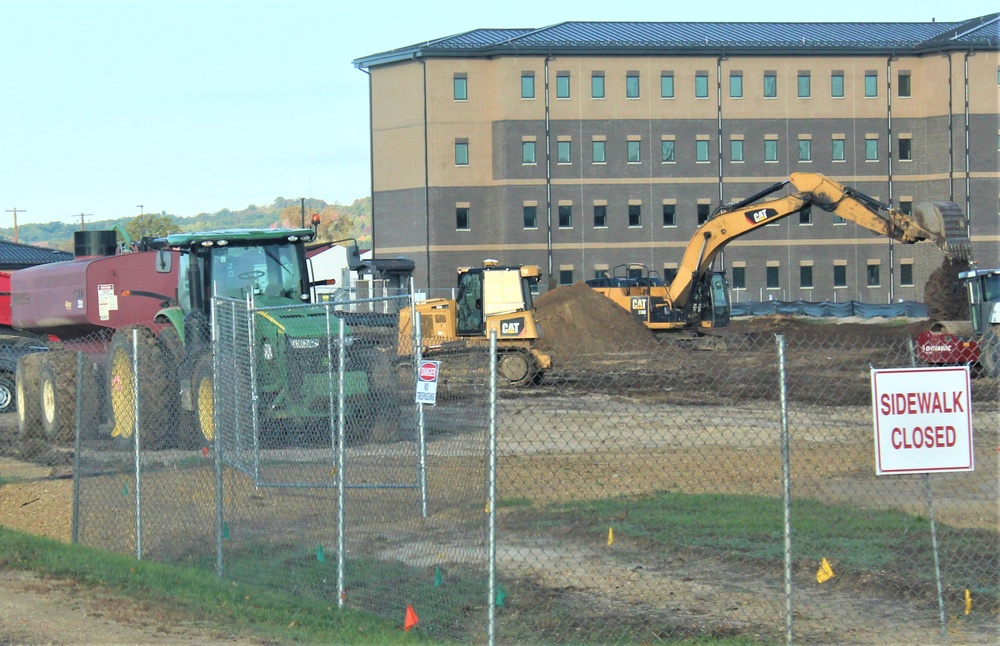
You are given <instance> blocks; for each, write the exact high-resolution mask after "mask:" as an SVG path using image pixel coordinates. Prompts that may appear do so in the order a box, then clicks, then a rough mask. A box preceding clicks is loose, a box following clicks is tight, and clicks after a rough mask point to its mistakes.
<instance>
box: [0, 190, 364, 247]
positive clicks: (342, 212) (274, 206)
mask: <svg viewBox="0 0 1000 646" xmlns="http://www.w3.org/2000/svg"><path fill="white" fill-rule="evenodd" d="M314 213H318V214H320V217H321V219H322V223H321V224H320V227H319V238H320V239H321V240H323V239H325V240H331V239H340V238H356V239H357V240H358V243H359V244H360V245H361V247H362V248H366V247H370V246H371V234H372V224H371V213H372V208H371V198H368V197H365V198H360V199H357V200H355V201H354V202H352V203H351V204H346V205H345V204H340V203H338V202H334V203H332V204H330V203H327V202H325V201H324V200H320V199H314V198H310V199H307V200H306V201H305V225H306V226H307V227H308V226H310V220H311V218H312V215H313V214H314ZM146 216H147V217H149V216H158V217H157V218H156V219H157V221H159V222H163V221H169V222H171V223H172V226H173V227H176V230H178V231H205V230H210V229H236V228H270V227H283V226H284V227H298V226H301V224H302V202H301V201H300V200H299V199H285V198H283V197H278V198H275V200H274V202H272V203H271V204H269V205H267V206H258V205H256V204H251V205H250V206H248V207H246V208H245V209H242V210H239V211H232V210H230V209H222V210H221V211H216V212H215V213H199V214H198V215H195V216H190V217H179V216H175V215H171V214H168V213H167V212H165V211H164V212H161V213H151V214H146ZM137 218H139V216H130V217H125V218H118V219H114V220H90V221H86V222H85V223H84V224H85V227H86V229H87V230H88V231H90V230H95V231H96V230H100V229H114V228H115V227H116V226H117V227H121V228H122V229H125V228H126V227H128V228H129V230H133V228H134V227H135V224H136V222H135V221H136V220H137ZM78 230H80V223H79V222H68V221H67V222H45V223H31V224H22V225H19V226H18V227H17V236H18V242H21V243H23V244H31V245H37V246H40V247H50V248H53V249H62V250H64V251H72V250H73V232H74V231H78ZM13 237H14V229H13V228H12V227H8V228H0V238H3V239H6V240H13Z"/></svg>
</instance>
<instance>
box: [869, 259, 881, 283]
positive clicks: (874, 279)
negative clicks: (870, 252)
mask: <svg viewBox="0 0 1000 646" xmlns="http://www.w3.org/2000/svg"><path fill="white" fill-rule="evenodd" d="M880 268H881V265H879V264H878V263H869V265H868V272H867V281H868V286H869V287H879V286H881V285H882V281H881V278H880V276H879V269H880Z"/></svg>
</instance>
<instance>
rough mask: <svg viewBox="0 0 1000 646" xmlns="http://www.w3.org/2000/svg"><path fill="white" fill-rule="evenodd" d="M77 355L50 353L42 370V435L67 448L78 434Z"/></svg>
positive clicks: (40, 387)
mask: <svg viewBox="0 0 1000 646" xmlns="http://www.w3.org/2000/svg"><path fill="white" fill-rule="evenodd" d="M75 359H76V354H75V353H73V352H58V351H57V352H49V353H47V354H46V355H45V358H44V360H43V361H42V367H41V370H40V386H39V390H40V395H41V412H42V415H41V417H42V433H43V434H44V435H45V439H46V440H48V441H49V442H51V443H53V444H66V443H69V442H71V441H72V439H73V436H74V434H75V433H76V361H75Z"/></svg>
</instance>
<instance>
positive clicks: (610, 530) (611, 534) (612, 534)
mask: <svg viewBox="0 0 1000 646" xmlns="http://www.w3.org/2000/svg"><path fill="white" fill-rule="evenodd" d="M614 542H615V529H614V527H608V546H609V547H610V546H611V544H612V543H614Z"/></svg>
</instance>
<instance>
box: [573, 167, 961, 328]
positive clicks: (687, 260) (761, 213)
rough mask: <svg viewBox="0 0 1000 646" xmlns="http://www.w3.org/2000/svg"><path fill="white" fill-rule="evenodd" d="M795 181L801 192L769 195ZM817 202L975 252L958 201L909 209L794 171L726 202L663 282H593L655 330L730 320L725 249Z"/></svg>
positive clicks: (637, 277)
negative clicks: (721, 262) (716, 266)
mask: <svg viewBox="0 0 1000 646" xmlns="http://www.w3.org/2000/svg"><path fill="white" fill-rule="evenodd" d="M788 184H791V185H792V186H793V187H794V188H795V189H796V192H794V193H791V194H789V195H787V196H785V197H779V198H774V199H769V200H765V201H761V200H764V198H766V197H768V196H770V195H772V194H774V193H776V192H778V191H780V190H782V189H783V188H785V187H786V186H787V185H788ZM810 207H815V208H818V209H821V210H823V211H827V212H829V213H832V214H833V215H836V216H839V217H841V218H843V219H845V220H850V221H851V222H854V223H856V224H858V225H860V226H863V227H865V228H866V229H869V230H871V231H873V232H874V233H876V234H878V235H883V236H887V237H889V238H892V239H893V240H898V241H899V242H902V243H906V244H912V243H915V242H920V241H922V240H930V241H932V242H934V243H935V244H936V245H937V246H938V247H939V248H940V249H941V250H942V251H943V252H944V254H945V256H947V257H949V258H955V259H967V258H970V257H971V244H970V241H969V237H968V233H967V232H968V229H967V226H966V220H965V215H964V214H963V212H962V209H961V207H959V206H958V205H957V204H955V203H954V202H925V203H923V204H920V205H918V206H917V207H916V208H915V209H914V210H913V213H912V214H906V213H903V212H901V211H897V210H896V209H894V208H892V207H890V206H889V205H887V204H883V203H882V202H879V201H878V200H876V199H875V198H872V197H869V196H867V195H865V194H864V193H861V192H859V191H856V190H854V189H851V188H848V187H846V186H843V185H842V184H839V183H838V182H836V181H834V180H832V179H830V178H829V177H826V176H824V175H820V174H818V173H793V174H792V175H791V176H790V177H789V178H788V179H787V180H784V181H782V182H778V183H776V184H773V185H771V186H769V187H767V188H766V189H764V190H762V191H760V192H759V193H756V194H754V195H751V196H750V197H748V198H746V199H744V200H741V201H739V202H736V203H733V204H728V205H725V206H722V207H720V208H719V209H718V210H716V212H715V213H714V214H713V215H712V217H711V218H709V219H708V220H707V221H706V222H705V223H704V224H702V225H701V226H700V227H698V230H697V231H696V232H695V234H694V236H692V238H691V241H690V242H689V243H688V245H687V248H686V249H685V251H684V256H683V257H682V259H681V262H680V264H679V267H678V269H677V276H676V278H674V279H673V281H671V282H670V284H669V285H665V284H664V283H663V282H662V281H660V280H659V279H658V278H657V277H656V276H655V275H652V274H651V273H650V272H647V271H645V268H644V267H643V266H641V265H623V266H622V268H624V269H625V273H624V275H622V276H619V275H617V269H619V268H616V275H614V276H612V277H610V278H600V279H594V280H589V281H587V284H588V285H590V286H591V287H593V288H594V289H595V290H597V291H598V292H600V293H602V294H604V295H605V296H607V297H608V298H610V299H611V300H612V301H614V302H615V303H617V304H618V305H620V306H621V307H623V308H624V309H626V310H628V311H629V312H631V313H632V314H633V315H634V316H635V317H636V318H637V319H639V320H640V321H642V322H643V323H644V324H645V325H646V327H648V328H649V329H651V330H656V331H660V330H689V331H690V330H696V331H697V330H705V329H708V328H714V327H723V326H725V325H728V324H729V316H730V307H729V295H728V290H727V289H726V281H725V276H724V275H723V273H722V272H716V271H712V264H713V262H714V261H715V258H716V256H717V255H718V254H719V252H720V251H722V249H723V248H724V247H725V246H726V245H727V244H729V243H730V242H732V241H733V240H736V239H737V238H739V237H741V236H744V235H746V234H748V233H750V232H751V231H754V230H755V229H758V228H760V227H763V226H766V225H768V224H771V223H773V222H775V221H777V220H780V219H782V218H784V217H787V216H789V215H792V214H794V213H798V212H800V211H802V210H803V209H806V208H810Z"/></svg>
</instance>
